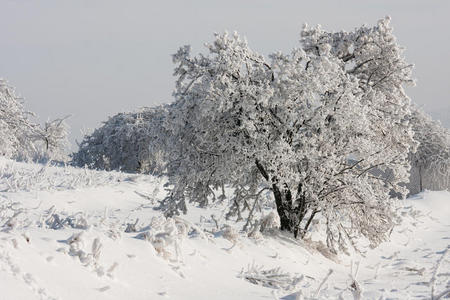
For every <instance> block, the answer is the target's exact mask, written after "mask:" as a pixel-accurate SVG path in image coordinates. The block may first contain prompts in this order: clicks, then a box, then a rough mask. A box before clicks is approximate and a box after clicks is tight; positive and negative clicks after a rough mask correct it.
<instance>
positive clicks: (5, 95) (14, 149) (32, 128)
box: [0, 79, 40, 160]
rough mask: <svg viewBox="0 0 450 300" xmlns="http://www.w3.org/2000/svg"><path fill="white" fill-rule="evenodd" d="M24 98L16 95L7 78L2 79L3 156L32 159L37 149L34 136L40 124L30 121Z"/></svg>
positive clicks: (0, 140) (0, 127)
mask: <svg viewBox="0 0 450 300" xmlns="http://www.w3.org/2000/svg"><path fill="white" fill-rule="evenodd" d="M31 116H32V114H31V113H30V112H27V111H26V110H25V109H24V107H23V103H22V99H21V98H19V97H18V96H16V94H15V90H14V88H12V87H11V86H10V85H9V84H8V83H7V81H6V80H4V79H0V152H1V155H2V156H5V157H8V158H13V159H19V160H31V159H33V158H34V157H35V155H36V152H37V149H36V145H35V143H34V136H35V134H36V133H37V132H39V130H40V128H39V125H38V124H35V123H33V122H31V121H30V117H31Z"/></svg>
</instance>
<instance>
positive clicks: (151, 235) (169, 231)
mask: <svg viewBox="0 0 450 300" xmlns="http://www.w3.org/2000/svg"><path fill="white" fill-rule="evenodd" d="M189 230H190V226H189V223H188V222H187V221H184V220H182V219H181V218H167V219H166V218H165V217H164V216H162V215H160V216H156V217H153V218H152V220H151V222H150V225H149V230H147V231H144V232H141V233H139V234H138V235H137V236H136V238H138V239H142V240H145V241H148V242H150V243H151V244H152V245H153V247H154V248H155V250H156V253H158V255H160V256H162V257H163V258H164V259H167V260H182V256H181V244H182V242H183V239H185V238H186V237H187V234H188V232H189Z"/></svg>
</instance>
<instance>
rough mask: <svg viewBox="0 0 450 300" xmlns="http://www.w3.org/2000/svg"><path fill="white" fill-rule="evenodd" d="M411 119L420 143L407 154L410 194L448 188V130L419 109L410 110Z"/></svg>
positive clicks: (449, 173) (449, 153)
mask: <svg viewBox="0 0 450 300" xmlns="http://www.w3.org/2000/svg"><path fill="white" fill-rule="evenodd" d="M410 122H411V124H412V127H413V130H414V139H416V140H417V141H418V142H419V147H418V148H417V151H416V152H415V153H411V154H410V161H411V167H412V168H411V179H410V183H409V184H408V188H409V191H410V193H411V194H416V193H419V192H422V191H423V190H424V189H428V190H445V189H450V131H449V130H448V129H446V128H444V127H443V126H442V125H441V124H440V123H439V122H437V121H434V120H433V119H432V118H431V117H430V116H429V115H428V114H426V113H425V112H424V111H422V110H421V109H419V108H415V109H414V110H413V113H412V115H411V121H410Z"/></svg>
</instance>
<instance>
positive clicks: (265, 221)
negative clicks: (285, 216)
mask: <svg viewBox="0 0 450 300" xmlns="http://www.w3.org/2000/svg"><path fill="white" fill-rule="evenodd" d="M280 225H281V224H280V217H279V216H278V214H277V213H276V212H275V211H271V212H270V213H269V214H267V215H266V216H264V217H263V218H262V219H261V229H260V230H261V232H267V231H270V230H272V229H278V228H280Z"/></svg>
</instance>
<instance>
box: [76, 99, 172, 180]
mask: <svg viewBox="0 0 450 300" xmlns="http://www.w3.org/2000/svg"><path fill="white" fill-rule="evenodd" d="M169 107H170V106H169V105H164V106H158V107H154V108H143V109H141V110H140V111H138V112H134V113H119V114H117V115H115V116H113V117H111V118H109V120H108V121H106V122H105V123H104V124H103V125H102V126H101V127H100V128H98V129H96V130H95V131H94V132H93V133H92V134H90V135H86V136H85V137H84V138H83V141H82V142H81V144H80V145H79V151H78V152H76V153H74V154H73V157H72V162H73V164H75V165H77V166H85V165H86V166H88V167H90V168H96V169H103V170H122V171H126V172H138V173H148V172H156V173H160V172H161V171H162V170H163V169H164V165H165V164H164V162H165V141H166V138H165V137H166V136H167V132H166V130H165V129H164V127H163V126H162V125H163V122H164V120H165V116H166V114H167V110H168V109H169Z"/></svg>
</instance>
